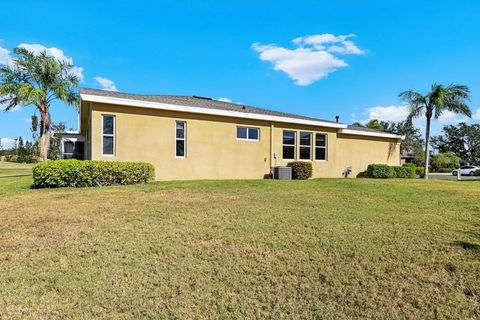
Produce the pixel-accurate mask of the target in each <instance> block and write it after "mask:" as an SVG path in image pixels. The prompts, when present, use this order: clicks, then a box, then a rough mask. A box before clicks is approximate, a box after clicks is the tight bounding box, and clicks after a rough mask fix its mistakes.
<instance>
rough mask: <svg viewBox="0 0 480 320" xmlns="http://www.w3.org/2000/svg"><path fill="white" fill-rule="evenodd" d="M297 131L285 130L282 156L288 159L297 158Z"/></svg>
mask: <svg viewBox="0 0 480 320" xmlns="http://www.w3.org/2000/svg"><path fill="white" fill-rule="evenodd" d="M295 138H296V134H295V131H283V149H282V152H283V153H282V158H283V159H286V160H293V159H295V140H296V139H295Z"/></svg>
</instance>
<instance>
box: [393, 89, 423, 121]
mask: <svg viewBox="0 0 480 320" xmlns="http://www.w3.org/2000/svg"><path fill="white" fill-rule="evenodd" d="M398 96H399V97H400V98H401V99H402V100H403V101H405V102H406V103H407V104H408V107H409V114H408V116H407V119H406V120H407V121H412V119H413V118H419V117H421V116H423V114H424V113H425V108H426V107H427V101H426V97H425V96H423V95H422V94H421V93H419V92H416V91H413V90H408V91H404V92H402V93H400V94H399V95H398Z"/></svg>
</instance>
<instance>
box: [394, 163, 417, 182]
mask: <svg viewBox="0 0 480 320" xmlns="http://www.w3.org/2000/svg"><path fill="white" fill-rule="evenodd" d="M393 170H394V171H395V178H400V179H412V178H415V175H416V174H415V167H411V166H401V167H399V166H395V167H393Z"/></svg>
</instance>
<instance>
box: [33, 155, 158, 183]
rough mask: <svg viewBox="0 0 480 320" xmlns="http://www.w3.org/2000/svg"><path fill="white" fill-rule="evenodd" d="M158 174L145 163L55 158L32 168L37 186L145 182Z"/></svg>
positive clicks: (151, 166)
mask: <svg viewBox="0 0 480 320" xmlns="http://www.w3.org/2000/svg"><path fill="white" fill-rule="evenodd" d="M154 177H155V169H154V167H153V165H151V164H149V163H143V162H114V161H94V160H84V161H80V160H75V159H70V160H55V161H47V162H42V163H39V164H37V165H35V166H34V167H33V187H34V188H61V187H100V186H110V185H126V184H137V183H146V182H148V181H150V180H152V179H153V178H154Z"/></svg>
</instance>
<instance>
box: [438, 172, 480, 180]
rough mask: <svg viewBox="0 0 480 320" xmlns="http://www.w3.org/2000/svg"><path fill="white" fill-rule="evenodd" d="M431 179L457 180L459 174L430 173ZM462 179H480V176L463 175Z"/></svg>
mask: <svg viewBox="0 0 480 320" xmlns="http://www.w3.org/2000/svg"><path fill="white" fill-rule="evenodd" d="M428 178H429V179H441V180H457V176H454V175H452V174H451V173H430V174H429V175H428ZM462 180H478V181H480V177H475V176H473V177H471V176H462Z"/></svg>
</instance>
